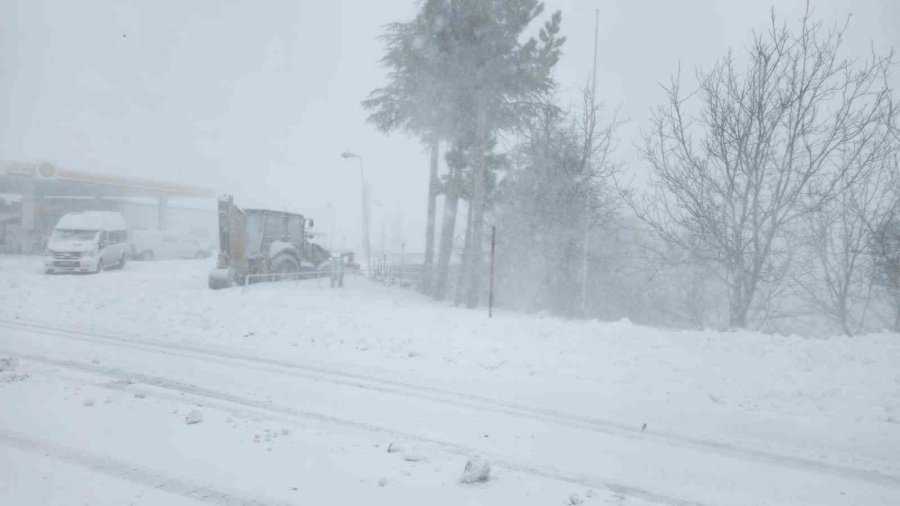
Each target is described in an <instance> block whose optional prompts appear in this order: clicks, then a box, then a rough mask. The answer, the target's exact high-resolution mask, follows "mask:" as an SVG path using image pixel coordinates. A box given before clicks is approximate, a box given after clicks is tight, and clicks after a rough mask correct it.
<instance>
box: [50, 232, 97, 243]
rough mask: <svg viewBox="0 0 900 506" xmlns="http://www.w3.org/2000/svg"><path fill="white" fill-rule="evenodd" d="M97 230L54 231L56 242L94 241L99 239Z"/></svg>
mask: <svg viewBox="0 0 900 506" xmlns="http://www.w3.org/2000/svg"><path fill="white" fill-rule="evenodd" d="M97 234H99V232H97V231H96V230H54V231H53V237H52V238H51V239H52V240H54V241H92V240H94V238H95V237H97Z"/></svg>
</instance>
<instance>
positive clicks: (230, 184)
mask: <svg viewBox="0 0 900 506" xmlns="http://www.w3.org/2000/svg"><path fill="white" fill-rule="evenodd" d="M546 4H547V7H548V11H550V10H555V9H560V10H562V11H563V31H564V33H565V35H566V36H567V37H568V39H569V40H568V42H567V44H566V47H565V55H564V57H563V60H562V62H561V64H560V66H559V68H558V70H557V78H558V80H559V81H560V84H561V87H562V90H561V92H562V93H563V94H564V96H571V97H572V102H573V103H574V102H575V101H576V100H577V91H578V88H579V87H580V86H582V85H583V84H584V83H586V82H587V79H588V77H589V75H590V70H591V56H592V43H593V25H594V10H595V9H599V10H600V51H599V61H598V63H599V65H598V84H599V91H600V93H601V95H602V97H603V98H604V100H605V101H606V102H607V103H608V104H609V105H611V106H616V105H621V108H622V113H623V115H624V116H625V117H627V118H629V119H630V122H629V124H628V125H627V127H626V128H624V129H623V131H622V132H621V136H620V137H621V148H620V150H619V158H620V159H621V161H623V162H624V163H625V166H626V170H633V171H639V170H641V167H640V161H639V160H635V159H634V157H633V152H634V150H633V148H632V145H633V143H634V142H635V141H636V140H637V133H638V132H639V129H640V128H641V126H642V125H643V124H644V123H645V121H646V119H647V117H648V113H649V109H650V107H651V106H652V105H653V104H654V103H658V101H659V100H660V99H661V93H660V89H659V84H658V83H660V82H663V81H665V80H667V79H668V76H669V75H671V73H672V72H673V71H674V70H675V69H676V66H677V65H678V63H679V62H681V64H682V65H683V67H684V68H686V69H692V68H694V67H696V66H698V65H704V66H708V65H709V64H711V63H712V62H713V61H714V60H715V59H716V58H717V57H719V56H720V55H722V54H723V53H724V51H725V50H726V49H727V48H728V47H729V46H732V47H740V46H741V45H743V44H745V43H746V42H747V41H748V40H749V37H750V31H751V30H752V29H753V28H762V27H765V24H766V22H767V19H768V15H769V9H770V8H771V7H772V6H773V5H774V6H775V7H776V10H777V12H778V13H779V15H780V16H781V17H782V18H784V19H788V20H796V19H799V17H800V15H801V14H802V12H803V10H804V8H805V4H806V0H760V1H757V0H730V1H729V0H679V1H672V0H600V1H594V0H547V1H546ZM811 6H812V9H813V10H814V12H815V14H816V15H817V16H818V17H819V18H822V19H824V20H826V21H829V22H831V21H840V20H843V19H845V18H846V17H847V16H848V15H850V14H852V16H853V18H852V24H851V27H850V33H849V39H848V46H847V49H848V53H849V54H852V55H858V56H861V57H864V56H865V55H866V54H868V51H869V49H870V47H872V46H873V45H874V47H875V48H876V49H877V50H879V51H886V50H888V49H889V48H891V47H900V29H898V27H900V0H828V1H826V0H811ZM414 12H415V3H414V2H413V1H412V0H327V1H326V0H269V1H265V2H260V1H256V0H192V1H174V0H157V1H153V2H148V1H140V0H124V1H117V2H109V1H106V0H102V1H101V0H79V1H68V0H4V1H2V2H0V92H2V94H3V95H4V96H6V97H7V100H6V108H7V110H6V111H2V112H0V116H2V118H3V121H2V122H0V159H6V160H26V161H37V160H39V161H44V160H48V161H52V162H54V163H56V164H58V165H60V166H66V167H70V168H79V169H85V170H94V171H102V172H110V173H117V174H127V175H132V176H143V177H151V178H156V179H162V180H172V181H180V182H185V183H195V184H202V185H207V186H211V187H213V188H215V189H216V190H218V191H220V192H227V193H233V194H235V195H236V198H237V199H238V202H239V203H241V204H245V205H269V206H271V207H275V208H286V209H295V210H305V211H307V213H308V214H310V215H312V216H313V217H314V218H318V219H319V220H320V221H326V222H327V221H329V220H330V216H329V214H330V211H329V210H327V208H326V207H325V206H326V205H328V204H332V205H333V206H334V208H336V209H337V227H338V232H337V234H336V236H337V238H338V242H340V240H341V237H343V236H346V237H347V242H348V244H351V245H353V243H355V240H356V238H357V237H359V208H360V205H359V193H360V191H359V173H358V166H357V165H355V164H354V163H355V162H354V161H346V160H343V159H341V158H340V157H339V154H340V153H341V152H342V151H345V150H351V151H354V152H357V153H359V154H361V155H363V157H364V160H365V164H366V172H367V177H368V179H369V181H370V184H371V185H372V188H373V211H374V213H375V216H374V218H373V220H372V228H373V230H372V237H373V241H375V242H378V241H380V237H381V231H380V229H381V228H382V226H381V223H382V222H385V221H386V222H387V225H386V226H385V228H386V229H387V232H386V236H387V237H388V240H389V241H390V240H391V238H393V237H399V236H400V235H405V236H406V239H407V241H408V243H409V246H408V250H420V249H421V244H422V237H421V236H422V233H421V232H422V231H423V223H424V216H423V215H424V210H425V189H426V179H427V163H428V159H427V155H426V154H425V153H424V151H423V150H422V149H421V147H420V146H419V145H418V144H417V143H416V142H415V141H414V140H411V139H409V138H406V137H404V136H403V135H402V134H395V135H391V136H385V135H382V134H380V133H378V132H377V131H375V129H374V128H372V127H371V126H369V125H367V124H366V123H365V121H364V120H365V116H366V114H365V112H364V111H363V110H362V109H361V107H360V105H359V103H360V101H361V100H362V99H364V98H365V96H366V95H367V93H368V92H369V91H370V90H372V89H373V88H375V87H376V86H379V85H381V84H382V83H383V80H384V71H383V69H381V67H380V65H379V59H380V57H381V54H382V50H383V47H382V45H381V43H380V41H378V40H377V36H378V35H379V34H380V33H381V31H382V27H383V25H384V24H386V23H389V22H391V21H397V20H405V19H408V18H409V17H411V16H412V15H413V13H414ZM895 82H897V80H896V79H895ZM385 215H387V219H385V218H384V216H385Z"/></svg>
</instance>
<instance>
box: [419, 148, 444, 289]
mask: <svg viewBox="0 0 900 506" xmlns="http://www.w3.org/2000/svg"><path fill="white" fill-rule="evenodd" d="M439 156H440V144H439V142H438V140H437V139H434V140H432V141H431V167H430V170H429V173H428V216H427V217H426V224H425V264H424V265H423V266H422V284H421V286H420V287H419V290H420V291H421V292H422V293H424V294H426V295H428V294H430V293H431V276H432V273H433V265H434V224H435V223H434V222H435V221H436V214H437V194H438V181H437V179H438V157H439Z"/></svg>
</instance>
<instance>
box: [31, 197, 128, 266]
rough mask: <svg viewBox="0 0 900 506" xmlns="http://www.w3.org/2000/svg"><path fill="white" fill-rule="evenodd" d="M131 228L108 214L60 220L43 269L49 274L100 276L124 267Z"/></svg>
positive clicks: (76, 215)
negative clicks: (104, 272) (76, 273)
mask: <svg viewBox="0 0 900 506" xmlns="http://www.w3.org/2000/svg"><path fill="white" fill-rule="evenodd" d="M127 256H128V228H127V227H126V226H125V218H123V217H122V215H121V214H119V213H114V212H109V211H84V212H77V213H69V214H66V215H65V216H63V217H62V218H60V219H59V222H58V223H57V224H56V228H54V229H53V234H51V236H50V240H49V241H47V257H46V259H45V260H44V267H45V269H46V272H47V273H48V274H54V273H65V272H100V271H102V270H104V269H121V268H123V267H125V261H126V258H127Z"/></svg>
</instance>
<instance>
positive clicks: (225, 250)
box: [209, 195, 331, 290]
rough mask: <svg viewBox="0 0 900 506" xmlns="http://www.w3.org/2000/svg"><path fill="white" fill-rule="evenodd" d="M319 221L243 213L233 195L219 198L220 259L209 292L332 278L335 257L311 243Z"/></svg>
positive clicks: (250, 211) (284, 214)
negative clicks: (253, 283) (249, 283)
mask: <svg viewBox="0 0 900 506" xmlns="http://www.w3.org/2000/svg"><path fill="white" fill-rule="evenodd" d="M312 226H313V221H312V220H307V219H306V218H305V217H304V216H303V215H301V214H295V213H287V212H282V211H272V210H269V209H244V210H242V209H240V208H239V207H238V206H236V205H234V199H233V198H232V197H231V196H230V195H223V196H221V197H220V198H219V258H218V261H217V263H216V268H215V269H213V270H212V272H210V273H209V287H210V288H212V289H213V290H217V289H220V288H227V287H229V286H232V285H233V284H234V283H238V284H244V283H245V282H247V281H259V280H262V281H272V280H277V279H297V278H301V277H307V276H320V275H328V274H329V273H330V270H331V269H330V266H331V254H330V253H328V251H326V250H325V249H324V248H322V247H321V246H319V245H318V244H315V243H311V242H309V236H308V234H307V228H312Z"/></svg>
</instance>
